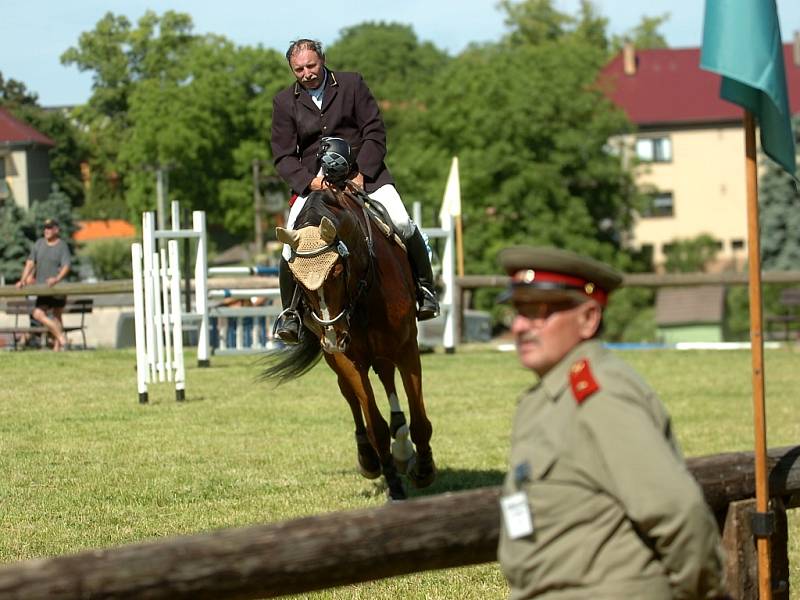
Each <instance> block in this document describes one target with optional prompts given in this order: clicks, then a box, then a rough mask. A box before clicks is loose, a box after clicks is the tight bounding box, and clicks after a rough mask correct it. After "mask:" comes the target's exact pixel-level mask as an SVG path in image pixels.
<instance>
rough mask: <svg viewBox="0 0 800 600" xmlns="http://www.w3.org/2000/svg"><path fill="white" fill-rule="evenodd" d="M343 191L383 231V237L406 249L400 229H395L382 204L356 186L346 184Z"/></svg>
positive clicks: (404, 250)
mask: <svg viewBox="0 0 800 600" xmlns="http://www.w3.org/2000/svg"><path fill="white" fill-rule="evenodd" d="M344 193H345V194H347V196H348V197H349V198H350V199H352V200H354V201H355V202H356V204H358V205H359V206H360V207H361V208H362V209H363V210H364V213H365V214H366V215H367V216H368V217H369V218H370V220H371V221H372V222H373V223H375V224H376V225H377V226H378V229H379V230H380V231H381V233H383V235H384V237H386V238H387V239H390V240H393V241H394V242H395V243H396V244H397V245H398V246H400V248H402V249H403V252H406V251H407V250H406V245H405V243H404V242H403V237H402V236H401V235H400V231H399V230H398V229H397V226H396V225H395V224H394V222H393V221H392V218H391V217H390V216H389V213H388V212H387V211H386V208H385V207H384V206H383V204H381V203H380V202H378V201H377V200H373V199H372V198H370V197H369V196H368V195H367V193H366V192H365V191H364V190H363V189H361V188H358V187H356V186H350V185H348V186H347V188H346V189H345V190H344Z"/></svg>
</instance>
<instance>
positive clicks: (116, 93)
mask: <svg viewBox="0 0 800 600" xmlns="http://www.w3.org/2000/svg"><path fill="white" fill-rule="evenodd" d="M62 60H63V61H64V62H65V63H67V64H75V65H77V66H78V67H79V68H81V69H82V70H92V71H94V72H95V84H94V92H93V94H92V97H91V98H90V100H89V103H88V105H87V106H86V108H85V109H84V110H82V111H81V112H80V114H79V118H81V119H82V121H83V122H84V123H85V124H86V125H87V127H88V128H89V129H90V131H91V132H92V135H93V136H94V139H95V140H96V142H97V144H96V151H95V154H94V156H93V160H92V173H93V177H92V183H93V186H96V188H97V190H98V193H97V194H95V195H94V196H93V198H92V201H93V202H95V204H94V205H93V206H96V198H97V196H98V194H99V195H100V196H102V197H104V198H106V199H109V198H111V199H112V201H111V202H110V205H111V207H112V208H116V210H119V209H120V208H122V209H123V210H124V211H125V213H126V214H127V216H129V217H130V218H138V215H139V213H140V212H142V211H143V210H152V209H154V208H155V180H156V176H155V171H156V170H157V169H159V168H161V169H165V170H168V172H169V197H170V198H171V199H173V200H179V201H181V202H182V203H183V204H184V206H188V207H191V208H193V209H198V210H199V209H202V210H206V212H207V216H208V221H209V228H210V230H212V231H213V230H214V229H215V228H218V229H220V230H221V229H225V230H226V231H227V232H228V233H234V234H238V235H244V234H246V233H247V232H249V231H250V229H251V224H252V214H253V213H252V188H250V187H249V182H250V179H249V178H250V164H251V162H252V160H253V159H254V158H266V156H265V152H264V151H263V150H262V151H261V152H260V156H243V152H241V151H239V152H237V149H238V148H241V147H246V148H248V149H252V148H253V147H254V146H255V145H259V144H260V145H264V144H265V137H266V135H265V130H266V129H267V128H268V119H269V117H270V116H271V99H272V94H273V93H274V92H275V91H277V89H278V87H279V85H285V84H286V83H288V80H289V78H290V76H291V75H290V73H289V72H288V69H286V67H285V64H284V61H282V60H281V57H280V54H279V53H277V52H274V51H271V50H265V49H263V48H260V47H259V48H256V49H240V48H237V47H235V46H234V45H233V44H232V43H231V42H229V41H228V40H226V39H225V38H223V37H220V36H216V35H204V36H199V35H195V34H193V33H192V21H191V18H190V17H189V16H188V15H185V14H180V13H175V12H172V11H168V12H166V13H164V15H163V16H161V17H159V16H158V15H156V14H155V13H153V12H147V13H145V15H144V16H143V17H142V18H141V19H139V21H138V22H137V25H136V27H135V28H134V27H132V26H131V24H130V22H129V21H128V20H127V19H126V18H125V17H116V16H114V15H113V14H111V13H109V14H107V15H106V16H105V17H104V18H103V19H101V21H100V22H98V24H97V26H96V28H95V30H94V31H92V32H88V33H84V34H82V35H81V38H80V41H79V44H78V47H76V48H71V49H69V50H68V51H67V52H65V53H64V55H63V57H62ZM262 96H267V99H264V98H262ZM220 200H221V201H220ZM106 201H107V200H106Z"/></svg>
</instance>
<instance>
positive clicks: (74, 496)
mask: <svg viewBox="0 0 800 600" xmlns="http://www.w3.org/2000/svg"><path fill="white" fill-rule="evenodd" d="M622 355H623V356H624V358H625V359H627V360H628V361H629V362H630V363H632V364H633V365H634V366H635V367H636V368H637V369H638V370H639V371H640V372H641V373H642V374H643V375H644V377H645V378H646V379H647V380H648V381H649V382H650V383H651V385H653V387H654V388H656V390H658V392H659V393H660V395H661V397H662V399H663V400H664V402H665V403H666V405H667V407H668V408H669V410H670V412H671V413H672V416H673V419H674V422H675V429H676V431H677V434H678V437H679V439H680V441H681V444H682V446H683V450H684V453H685V454H686V455H687V456H698V455H704V454H713V453H717V452H723V451H731V450H748V449H751V448H752V440H753V430H752V425H751V414H752V408H751V384H750V354H749V353H748V352H740V351H725V352H701V351H691V352H676V351H656V350H652V351H639V352H622ZM798 359H800V355H799V354H798V353H797V352H796V351H795V350H793V349H789V348H785V349H781V350H775V351H767V352H766V382H767V398H768V403H767V405H768V406H767V419H768V424H769V434H768V443H769V445H770V447H773V446H782V445H789V444H798V443H800V419H798V418H797V416H796V415H798V414H800V397H798V394H797V390H798V389H800V369H798V368H797V363H798ZM0 361H1V362H0V364H1V365H2V367H0V369H1V370H0V374H1V375H0V376H2V389H0V431H1V432H2V433H1V434H0V473H2V476H0V506H2V510H0V562H4V563H7V562H13V561H16V560H22V559H27V558H33V557H43V556H55V555H59V554H65V553H72V552H76V551H79V550H84V549H88V548H96V547H109V546H115V545H119V544H125V543H129V542H134V541H140V540H143V539H149V538H154V537H159V536H168V535H176V534H186V533H192V532H200V531H207V530H210V529H215V528H220V527H231V526H244V525H249V524H255V523H264V522H273V521H280V520H284V519H291V518H294V517H299V516H304V515H309V514H314V513H325V512H330V511H336V510H346V509H354V508H363V507H370V506H379V505H381V504H382V503H383V502H384V501H385V500H384V493H383V490H382V488H381V486H380V484H378V483H376V482H373V481H368V480H365V479H363V478H361V477H360V476H359V475H358V473H357V471H356V469H355V445H354V442H353V435H352V431H353V425H352V421H351V419H350V413H349V410H348V409H347V406H346V403H345V402H344V400H343V399H342V398H341V397H340V396H339V393H338V390H337V388H336V384H335V379H334V377H333V375H332V373H331V372H330V371H328V369H327V367H325V365H324V364H321V365H319V366H318V367H317V368H316V369H314V371H312V372H311V373H309V374H308V375H306V376H305V377H304V378H303V379H301V380H298V381H295V382H292V383H290V384H287V385H285V386H282V387H280V388H273V387H272V386H271V385H270V384H266V383H262V382H259V381H258V374H259V371H260V369H261V366H260V364H259V362H258V359H257V358H254V357H214V358H213V359H212V367H211V368H209V369H198V368H195V367H193V366H192V365H194V362H195V361H194V358H193V357H191V356H187V364H188V365H190V367H189V369H188V371H187V392H186V397H187V401H186V402H184V403H180V404H179V403H176V402H175V401H174V400H173V398H174V390H173V388H172V387H171V386H170V384H167V383H164V384H155V385H152V386H151V391H150V398H151V402H150V404H149V405H145V406H142V405H139V404H138V402H137V394H136V379H135V370H134V364H135V356H134V353H133V352H131V351H89V352H68V353H52V352H32V351H28V352H17V353H14V352H5V353H3V354H2V356H1V357H0ZM423 369H424V386H425V399H426V405H427V408H428V413H429V416H430V418H431V421H432V422H433V427H434V434H433V435H434V437H433V440H432V444H433V449H434V454H435V457H436V461H437V466H438V468H439V478H438V480H437V482H436V483H435V484H434V485H433V486H432V487H431V488H429V489H427V490H424V491H423V492H417V491H413V490H411V491H410V495H411V496H412V497H413V496H415V495H420V493H424V494H426V495H427V494H438V493H442V492H445V491H453V490H460V489H469V488H475V487H481V486H487V485H497V484H499V483H500V481H501V479H502V476H503V472H504V469H505V460H506V453H507V450H508V433H509V429H510V422H511V417H512V414H513V410H514V405H515V399H516V397H517V396H518V394H519V393H520V392H521V391H522V390H523V389H524V388H525V387H527V386H529V385H530V384H531V383H532V382H533V378H532V376H531V375H530V374H529V373H528V372H526V371H524V370H523V369H522V368H521V367H519V366H518V365H517V362H516V357H515V356H514V354H513V353H498V352H495V351H492V350H489V349H484V348H465V349H464V350H463V351H459V352H458V353H457V354H455V355H444V354H439V353H436V354H427V355H424V356H423ZM383 405H384V406H386V403H385V402H384V403H383ZM790 527H791V532H790V552H791V555H792V556H791V558H792V560H793V563H794V564H800V563H799V562H798V560H800V520H798V519H796V518H795V517H794V516H792V517H791V522H790ZM798 585H800V580H799V579H798V576H797V569H793V571H792V587H793V588H797V589H800V588H799V587H798ZM398 594H402V595H403V596H404V597H406V598H420V599H422V598H425V599H428V598H431V599H432V598H474V599H476V600H477V599H486V598H504V597H505V596H506V594H507V589H506V585H505V582H504V580H503V577H502V575H501V574H500V572H499V569H498V568H497V565H496V564H490V565H483V566H479V567H471V568H463V569H454V570H450V571H443V572H429V573H422V574H419V575H414V576H407V577H401V578H395V579H391V580H386V581H378V582H373V583H369V584H363V585H358V586H352V587H345V588H340V589H335V590H329V591H326V592H321V593H318V594H313V595H311V597H313V598H364V599H366V598H370V599H374V598H385V597H389V596H390V595H392V596H396V595H398ZM793 596H795V594H793ZM796 596H797V597H800V594H796Z"/></svg>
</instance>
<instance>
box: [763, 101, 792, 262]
mask: <svg viewBox="0 0 800 600" xmlns="http://www.w3.org/2000/svg"><path fill="white" fill-rule="evenodd" d="M792 126H793V127H794V131H795V138H796V139H798V138H800V115H795V117H794V119H793V120H792ZM763 166H764V168H765V172H764V174H763V175H762V176H761V179H760V181H759V196H758V198H759V204H760V206H759V211H760V215H759V216H760V225H761V266H762V267H763V268H764V269H765V270H770V271H789V270H793V269H800V191H799V190H798V187H797V184H796V183H795V182H794V181H793V180H792V178H791V177H790V176H789V175H788V174H787V173H786V172H785V171H784V170H783V169H782V168H781V167H779V166H778V165H777V164H776V163H775V162H773V161H772V160H768V159H765V160H764V161H763Z"/></svg>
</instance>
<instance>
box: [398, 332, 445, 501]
mask: <svg viewBox="0 0 800 600" xmlns="http://www.w3.org/2000/svg"><path fill="white" fill-rule="evenodd" d="M414 346H416V340H415V341H414ZM399 356H401V357H403V358H402V359H401V362H400V363H398V365H397V368H398V370H399V371H400V377H401V378H402V379H403V388H404V389H405V390H406V396H407V397H408V412H409V415H410V417H411V427H410V430H411V439H412V441H413V442H414V445H415V446H416V448H417V457H416V461H414V464H413V465H412V466H411V469H410V470H409V472H408V478H409V479H410V480H411V482H412V483H413V484H414V486H415V487H418V488H424V487H428V486H429V485H430V484H432V483H433V481H434V479H436V464H435V463H434V462H433V451H432V450H431V444H430V442H431V435H433V428H432V427H431V422H430V420H429V419H428V415H427V413H426V412H425V402H424V401H423V399H422V365H421V364H420V361H419V351H418V350H417V349H416V347H414V348H409V351H408V352H401V353H399Z"/></svg>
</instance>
